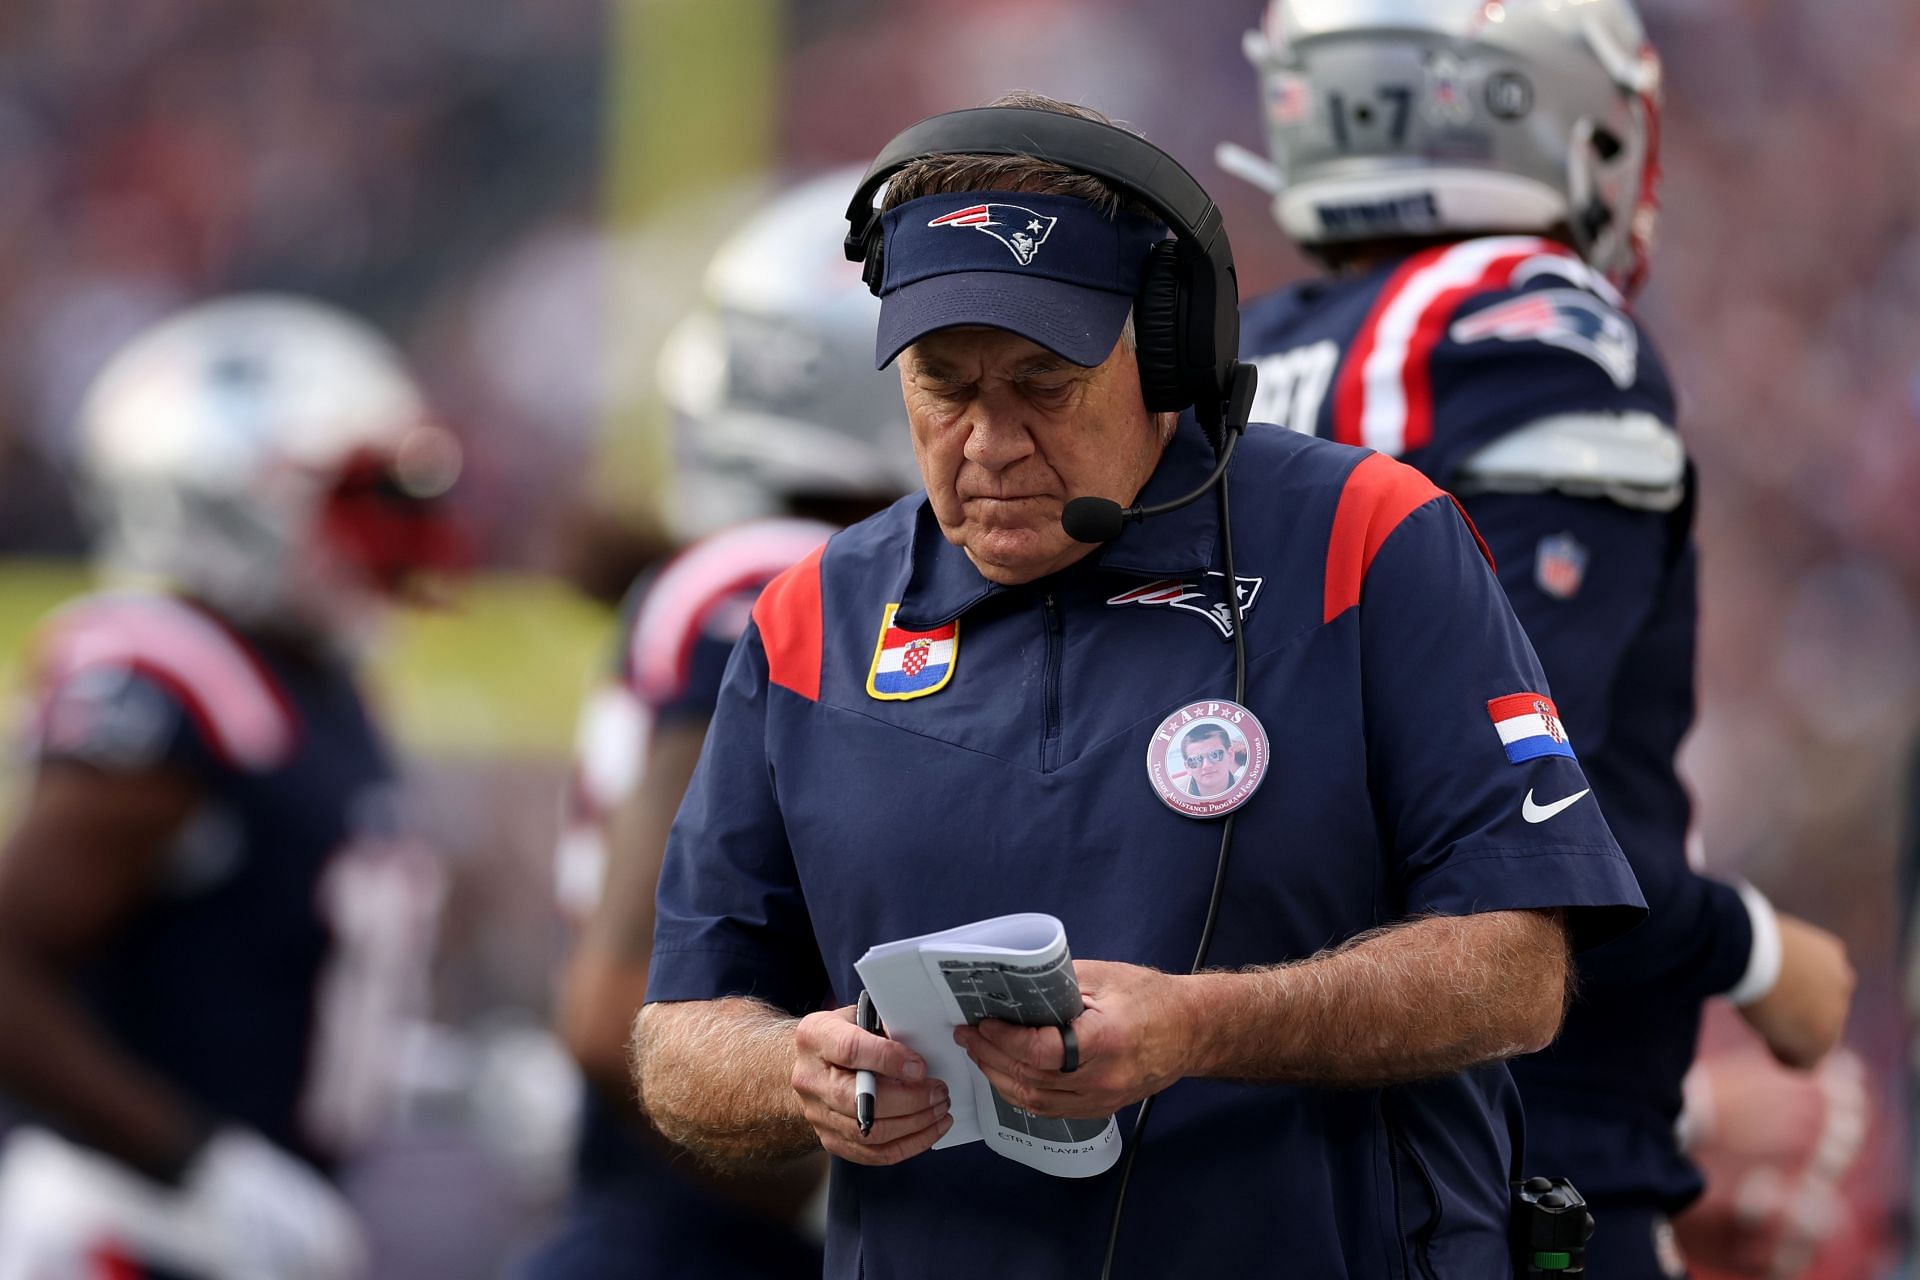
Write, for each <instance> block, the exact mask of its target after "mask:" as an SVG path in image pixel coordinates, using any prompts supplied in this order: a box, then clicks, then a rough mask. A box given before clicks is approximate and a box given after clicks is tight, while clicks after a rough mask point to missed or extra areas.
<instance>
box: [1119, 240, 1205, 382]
mask: <svg viewBox="0 0 1920 1280" xmlns="http://www.w3.org/2000/svg"><path fill="white" fill-rule="evenodd" d="M1183 274H1184V273H1183V272H1182V270H1181V262H1180V242H1179V241H1178V240H1162V241H1161V242H1160V243H1159V244H1156V245H1155V246H1153V251H1152V252H1151V253H1150V254H1149V255H1148V256H1147V269H1146V273H1145V274H1144V275H1143V276H1142V277H1141V280H1140V296H1139V297H1138V298H1137V299H1136V300H1135V301H1134V305H1133V332H1134V354H1135V357H1136V358H1137V359H1138V361H1139V364H1140V391H1141V394H1142V395H1143V396H1144V397H1145V399H1146V402H1147V412H1149V413H1178V412H1179V411H1180V410H1182V409H1185V408H1186V407H1187V406H1188V405H1190V404H1192V403H1193V389H1192V388H1191V387H1189V386H1188V385H1187V378H1186V353H1185V352H1184V351H1183V350H1181V348H1182V346H1183V345H1184V344H1183V342H1182V338H1183V336H1184V334H1185V325H1184V323H1183V321H1182V317H1181V314H1180V313H1181V310H1182V299H1181V296H1180V295H1181V288H1180V284H1181V276H1182V275H1183Z"/></svg>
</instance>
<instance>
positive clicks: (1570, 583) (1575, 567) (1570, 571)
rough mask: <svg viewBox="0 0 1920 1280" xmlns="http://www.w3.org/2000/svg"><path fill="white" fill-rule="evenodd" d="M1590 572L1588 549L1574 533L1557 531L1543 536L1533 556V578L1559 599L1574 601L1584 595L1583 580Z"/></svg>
mask: <svg viewBox="0 0 1920 1280" xmlns="http://www.w3.org/2000/svg"><path fill="white" fill-rule="evenodd" d="M1586 575H1587V549H1586V548H1585V547H1583V546H1581V545H1580V540H1579V539H1578V538H1576V537H1574V536H1573V535H1572V534H1571V533H1555V534H1550V535H1548V536H1547V537H1544V538H1542V539H1540V546H1539V549H1538V550H1536V551H1535V552H1534V556H1533V581H1534V583H1535V585H1537V586H1538V587H1539V588H1540V589H1541V590H1542V591H1544V592H1546V593H1547V594H1548V595H1550V596H1552V597H1553V598H1554V599H1556V600H1571V599H1573V598H1574V597H1575V596H1576V595H1579V594H1580V582H1581V580H1582V579H1583V578H1585V577H1586Z"/></svg>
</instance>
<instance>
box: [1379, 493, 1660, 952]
mask: <svg viewBox="0 0 1920 1280" xmlns="http://www.w3.org/2000/svg"><path fill="white" fill-rule="evenodd" d="M1363 465H1365V464H1363ZM1387 465H1389V466H1391V465H1393V464H1387ZM1360 636H1361V641H1360V643H1361V662H1362V668H1363V678H1362V679H1363V697H1364V700H1365V707H1366V717H1367V740H1368V756H1369V761H1368V764H1369V772H1370V776H1371V777H1372V779H1373V782H1374V787H1375V790H1376V796H1377V799H1376V804H1377V805H1378V807H1379V811H1380V816H1381V822H1382V825H1383V828H1384V830H1385V832H1386V834H1387V837H1388V842H1389V847H1390V849H1391V850H1392V857H1393V862H1394V869H1395V873H1396V875H1397V879H1398V888H1399V892H1400V896H1401V899H1402V906H1403V908H1404V910H1405V911H1406V913H1407V914H1410V915H1411V914H1420V913H1434V914H1442V915H1462V914H1469V913H1474V912H1482V911H1501V910H1516V909H1530V908H1532V909H1544V908H1554V907H1559V908H1565V909H1567V910H1568V918H1569V925H1570V928H1571V930H1572V933H1573V937H1574V939H1575V943H1576V945H1579V946H1581V947H1585V946H1589V945H1592V944H1595V943H1597V942H1600V941H1603V940H1605V939H1607V938H1610V937H1613V936H1616V935H1618V934H1619V933H1621V932H1622V931H1624V930H1626V929H1628V928H1630V927H1632V926H1633V925H1634V924H1636V923H1637V922H1638V921H1639V919H1640V918H1641V916H1643V915H1644V914H1645V902H1644V900H1643V899H1642V897H1641V894H1640V891H1639V888H1638V887H1637V885H1636V884H1635V882H1634V878H1633V873H1632V871H1631V869H1630V868H1629V866H1628V864H1627V861H1626V859H1625V858H1624V857H1623V856H1622V855H1621V853H1620V849H1619V846H1618V845H1617V844H1616V843H1615V841H1614V838H1613V835H1612V833H1611V832H1610V831H1609V830H1608V828H1607V824H1606V821H1605V819H1604V818H1603V817H1602V815H1601V812H1600V807H1599V805H1598V804H1597V803H1596V802H1595V801H1594V799H1593V797H1592V793H1591V789H1590V787H1589V786H1588V783H1587V779H1586V777H1585V775H1584V774H1583V773H1582V771H1581V768H1580V764H1579V760H1578V758H1577V756H1576V755H1575V754H1574V745H1575V744H1574V743H1573V742H1571V741H1570V740H1569V739H1568V736H1567V734H1566V732H1565V730H1564V729H1562V728H1561V726H1560V723H1559V718H1558V716H1557V713H1556V712H1555V710H1554V704H1553V700H1552V696H1551V693H1550V691H1549V689H1548V685H1547V681H1546V678H1545V676H1544V674H1543V673H1542V672H1541V670H1540V664H1539V662H1538V660H1537V659H1536V658H1535V657H1534V653H1533V650H1532V647H1531V646H1530V645H1529V644H1528V642H1527V638H1526V635H1525V633H1524V632H1522V631H1521V629H1520V624H1519V622H1518V621H1517V620H1516V619H1515V617H1514V615H1513V610H1512V608H1511V607H1510V606H1509V605H1508V604H1507V600H1506V597H1505V595H1504V593H1502V591H1501V590H1500V585H1499V582H1498V581H1497V580H1496V579H1495V577H1494V575H1493V572H1492V571H1491V569H1490V568H1489V566H1488V563H1487V560H1486V557H1485V554H1484V552H1483V550H1482V548H1481V546H1480V544H1479V542H1478V540H1477V538H1476V537H1475V535H1474V532H1473V530H1472V528H1471V526H1470V525H1469V524H1468V523H1467V521H1466V519H1465V518H1464V517H1463V516H1462V515H1461V513H1460V511H1459V509H1458V508H1457V506H1456V505H1455V504H1454V502H1453V501H1452V500H1451V499H1450V498H1448V497H1447V496H1446V495H1444V494H1437V493H1436V494H1434V495H1433V496H1432V497H1431V498H1430V499H1428V500H1427V501H1425V502H1423V503H1421V504H1420V505H1419V506H1417V507H1415V508H1414V509H1412V510H1411V512H1410V513H1409V514H1407V515H1406V516H1405V518H1404V519H1402V520H1400V521H1399V523H1398V524H1397V526H1396V527H1394V528H1393V529H1392V531H1391V533H1389V534H1388V535H1387V536H1386V537H1385V538H1384V539H1383V540H1382V541H1381V542H1380V544H1379V546H1378V550H1377V554H1376V555H1375V556H1374V558H1373V559H1372V561H1371V564H1370V565H1369V567H1368V570H1367V573H1366V576H1365V581H1364V587H1363V590H1362V593H1361V597H1360Z"/></svg>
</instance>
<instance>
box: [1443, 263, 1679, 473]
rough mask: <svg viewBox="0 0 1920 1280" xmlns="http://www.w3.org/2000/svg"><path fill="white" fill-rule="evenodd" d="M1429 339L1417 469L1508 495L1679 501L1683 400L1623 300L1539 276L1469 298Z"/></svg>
mask: <svg viewBox="0 0 1920 1280" xmlns="http://www.w3.org/2000/svg"><path fill="white" fill-rule="evenodd" d="M1574 265H1575V266H1577V264H1574ZM1430 332H1431V334H1432V338H1433V345H1432V348H1431V351H1430V353H1429V354H1427V356H1426V364H1427V368H1426V370H1425V371H1424V372H1425V382H1426V383H1427V387H1426V388H1425V389H1426V391H1427V393H1428V396H1429V397H1430V402H1431V422H1430V428H1429V430H1430V435H1427V436H1426V438H1425V439H1422V438H1420V437H1421V436H1422V435H1423V434H1425V433H1423V432H1421V430H1420V428H1421V426H1422V424H1421V423H1420V422H1419V421H1418V420H1417V416H1411V415H1410V416H1411V420H1410V422H1409V433H1408V437H1407V445H1408V455H1407V460H1408V461H1409V462H1412V463H1414V464H1415V465H1417V466H1418V467H1419V468H1420V469H1421V470H1422V471H1424V472H1426V473H1427V474H1428V475H1429V476H1432V477H1433V478H1434V479H1435V481H1436V482H1438V483H1440V484H1443V485H1446V486H1447V487H1449V488H1465V487H1467V486H1466V485H1464V484H1463V483H1462V482H1461V473H1462V472H1463V470H1485V471H1489V472H1491V473H1493V474H1495V475H1496V476H1497V477H1498V478H1499V480H1500V483H1502V484H1503V485H1514V484H1525V483H1527V482H1529V481H1535V482H1538V484H1539V486H1540V487H1541V488H1557V487H1561V486H1563V485H1574V486H1580V485H1585V486H1587V487H1588V488H1589V489H1590V490H1591V491H1595V492H1605V491H1608V490H1609V489H1611V488H1615V487H1620V488H1624V489H1626V490H1629V491H1642V490H1643V491H1647V492H1649V493H1661V494H1674V493H1677V492H1678V484H1679V479H1680V476H1679V472H1680V467H1681V466H1682V463H1683V453H1682V451H1681V449H1680V445H1679V440H1678V437H1677V436H1675V435H1674V434H1673V430H1672V428H1673V423H1674V419H1675V413H1674V399H1673V390H1672V387H1671V385H1670V383H1669V381H1668V378H1667V374H1666V371H1665V368H1664V367H1663V366H1662V365H1661V363H1660V360H1659V357H1658V355H1657V353H1656V352H1655V351H1654V349H1653V346H1652V343H1651V342H1650V341H1649V340H1648V339H1647V337H1646V335H1645V333H1644V332H1643V331H1642V330H1641V328H1640V326H1639V325H1638V323H1637V322H1635V320H1634V319H1633V317H1632V316H1630V315H1628V314H1627V313H1626V312H1625V311H1624V310H1622V309H1621V308H1620V306H1619V305H1617V300H1615V299H1612V298H1608V297H1604V296H1602V295H1601V294H1600V293H1597V292H1595V291H1594V290H1593V289H1590V288H1584V287H1581V286H1580V285H1579V284H1577V283H1574V282H1572V281H1570V280H1568V279H1566V278H1563V277H1560V276H1557V275H1551V274H1540V275H1534V276H1532V277H1530V278H1527V279H1525V280H1524V281H1521V282H1519V283H1515V284H1510V285H1508V286H1506V287H1503V288H1493V289H1487V290H1485V291H1482V292H1478V293H1474V294H1471V295H1469V296H1468V297H1466V298H1465V299H1464V300H1463V301H1461V302H1460V303H1459V305H1458V307H1457V308H1456V309H1454V310H1452V311H1450V312H1446V313H1444V314H1440V315H1436V316H1434V317H1433V324H1432V326H1431V329H1430ZM1415 381H1418V380H1415ZM1420 389H1421V388H1418V387H1416V388H1415V390H1420ZM1415 407H1418V406H1417V402H1416V404H1415ZM1542 424H1546V425H1545V426H1544V427H1543V426H1542ZM1521 432H1530V433H1532V434H1530V435H1529V436H1528V437H1527V439H1526V440H1524V441H1518V442H1512V443H1509V444H1508V445H1507V446H1506V449H1505V450H1504V451H1502V452H1497V453H1496V452H1491V450H1492V447H1493V446H1494V445H1495V444H1496V443H1497V442H1500V441H1502V440H1507V439H1508V438H1510V437H1513V436H1515V435H1516V433H1521ZM1536 436H1538V437H1539V438H1537V439H1536V438H1535V437H1536ZM1569 437H1570V438H1569ZM1416 450H1419V452H1415V451H1416ZM1507 454H1513V455H1515V456H1513V457H1508V456H1507ZM1650 500H1657V499H1650Z"/></svg>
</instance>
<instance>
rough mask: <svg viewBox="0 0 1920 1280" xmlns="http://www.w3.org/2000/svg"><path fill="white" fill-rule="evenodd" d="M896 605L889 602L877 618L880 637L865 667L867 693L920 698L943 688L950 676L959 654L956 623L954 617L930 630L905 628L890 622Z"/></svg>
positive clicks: (882, 698)
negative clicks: (941, 625) (870, 662)
mask: <svg viewBox="0 0 1920 1280" xmlns="http://www.w3.org/2000/svg"><path fill="white" fill-rule="evenodd" d="M899 608H900V606H899V605H898V604H897V603H896V604H890V605H888V606H887V609H886V612H885V613H884V614H882V615H881V618H880V639H879V640H878V641H877V642H876V643H875V644H874V647H873V666H872V667H870V668H869V669H868V671H867V696H868V697H871V698H877V699H879V700H880V701H882V702H903V701H905V700H906V699H908V698H924V697H926V696H927V695H928V694H930V693H938V692H940V690H942V689H944V688H946V686H947V681H949V680H951V679H953V665H954V660H955V658H956V657H957V656H958V654H959V646H960V623H959V622H958V621H957V620H956V621H953V622H949V623H948V624H947V625H946V626H944V627H935V628H934V629H933V630H931V631H908V630H907V629H905V628H904V627H896V626H894V625H893V615H894V613H895V611H897V610H898V609H899Z"/></svg>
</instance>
